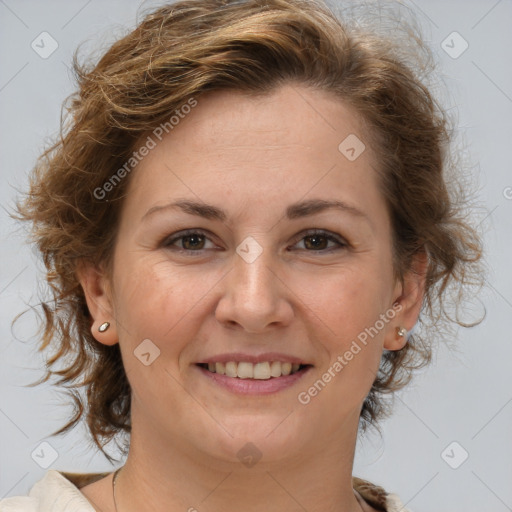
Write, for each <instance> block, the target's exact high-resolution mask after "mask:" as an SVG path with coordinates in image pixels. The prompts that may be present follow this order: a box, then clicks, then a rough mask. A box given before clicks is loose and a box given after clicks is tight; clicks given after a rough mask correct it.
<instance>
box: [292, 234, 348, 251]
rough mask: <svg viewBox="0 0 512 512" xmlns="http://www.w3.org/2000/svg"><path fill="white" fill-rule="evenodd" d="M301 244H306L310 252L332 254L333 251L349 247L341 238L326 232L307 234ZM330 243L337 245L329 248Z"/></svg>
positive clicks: (306, 248)
mask: <svg viewBox="0 0 512 512" xmlns="http://www.w3.org/2000/svg"><path fill="white" fill-rule="evenodd" d="M299 242H304V248H305V250H307V251H308V252H321V251H322V252H330V251H331V250H335V249H343V248H345V247H348V243H347V242H345V240H343V239H342V238H341V237H339V236H337V235H334V234H331V233H329V232H326V231H313V232H310V233H306V235H305V236H303V237H302V238H301V239H300V240H299ZM329 243H334V244H335V245H334V246H332V245H331V246H330V247H329ZM336 246H337V247H336Z"/></svg>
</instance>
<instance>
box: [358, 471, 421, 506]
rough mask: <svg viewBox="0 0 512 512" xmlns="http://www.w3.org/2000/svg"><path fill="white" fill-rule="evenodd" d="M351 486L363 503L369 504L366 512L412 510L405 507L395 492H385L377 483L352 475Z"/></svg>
mask: <svg viewBox="0 0 512 512" xmlns="http://www.w3.org/2000/svg"><path fill="white" fill-rule="evenodd" d="M352 486H353V488H354V490H355V491H357V493H358V494H359V495H360V496H361V498H362V499H363V500H364V503H365V504H366V505H369V507H368V512H373V511H377V512H412V511H411V510H409V509H407V508H405V505H404V504H403V503H402V501H401V500H400V498H399V497H398V496H397V495H396V494H393V493H389V492H387V491H386V490H385V489H384V488H383V487H381V486H379V485H376V484H373V483H371V482H368V481H367V480H363V479H362V478H358V477H356V476H354V477H352ZM365 512H366V511H365Z"/></svg>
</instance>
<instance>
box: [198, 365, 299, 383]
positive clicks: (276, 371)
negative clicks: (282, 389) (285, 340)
mask: <svg viewBox="0 0 512 512" xmlns="http://www.w3.org/2000/svg"><path fill="white" fill-rule="evenodd" d="M198 366H201V367H202V368H204V369H207V370H208V371H209V372H211V373H216V374H218V375H225V376H226V377H232V378H238V379H255V380H269V379H274V378H278V377H283V376H287V375H293V374H295V373H297V372H299V371H301V370H302V369H304V368H305V367H306V366H308V365H302V364H299V363H290V362H281V361H262V362H259V363H250V362H247V361H240V362H237V361H228V362H226V363H222V362H217V363H199V365H198Z"/></svg>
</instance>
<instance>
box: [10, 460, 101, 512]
mask: <svg viewBox="0 0 512 512" xmlns="http://www.w3.org/2000/svg"><path fill="white" fill-rule="evenodd" d="M107 474H108V473H91V474H83V473H66V472H60V471H56V470H53V469H52V470H49V471H47V472H46V474H45V475H44V477H43V478H42V479H41V480H39V481H38V482H36V483H35V484H34V485H33V486H32V488H31V489H30V492H29V494H28V496H14V497H11V498H5V499H3V500H0V512H95V510H94V508H93V506H92V505H91V503H90V502H89V501H88V500H87V499H86V498H85V496H84V495H83V494H82V493H81V492H80V490H79V488H80V487H82V486H83V485H86V484H88V483H92V482H94V481H96V480H98V479H100V478H102V477H104V476H106V475H107Z"/></svg>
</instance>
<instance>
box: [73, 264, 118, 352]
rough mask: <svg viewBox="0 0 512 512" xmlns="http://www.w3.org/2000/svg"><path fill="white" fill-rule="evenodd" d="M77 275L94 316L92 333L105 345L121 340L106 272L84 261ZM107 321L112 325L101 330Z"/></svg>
mask: <svg viewBox="0 0 512 512" xmlns="http://www.w3.org/2000/svg"><path fill="white" fill-rule="evenodd" d="M77 277H78V280H79V281H80V284H81V285H82V289H83V290H84V295H85V300H86V301H87V307H88V308H89V312H90V313H91V316H92V318H93V323H92V325H91V333H92V335H93V336H94V338H95V339H96V340H97V341H99V342H100V343H103V344H104V345H115V344H116V343H117V342H118V341H119V340H118V337H117V327H116V323H115V318H114V307H113V300H112V293H111V284H110V281H109V279H108V278H107V276H106V273H105V272H104V271H103V270H102V269H98V268H97V267H95V266H94V265H93V264H92V263H85V262H82V263H81V264H80V265H79V267H78V268H77ZM105 322H108V323H109V324H110V325H109V326H108V328H107V329H106V330H104V332H100V331H99V327H100V326H101V325H102V324H104V323H105Z"/></svg>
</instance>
